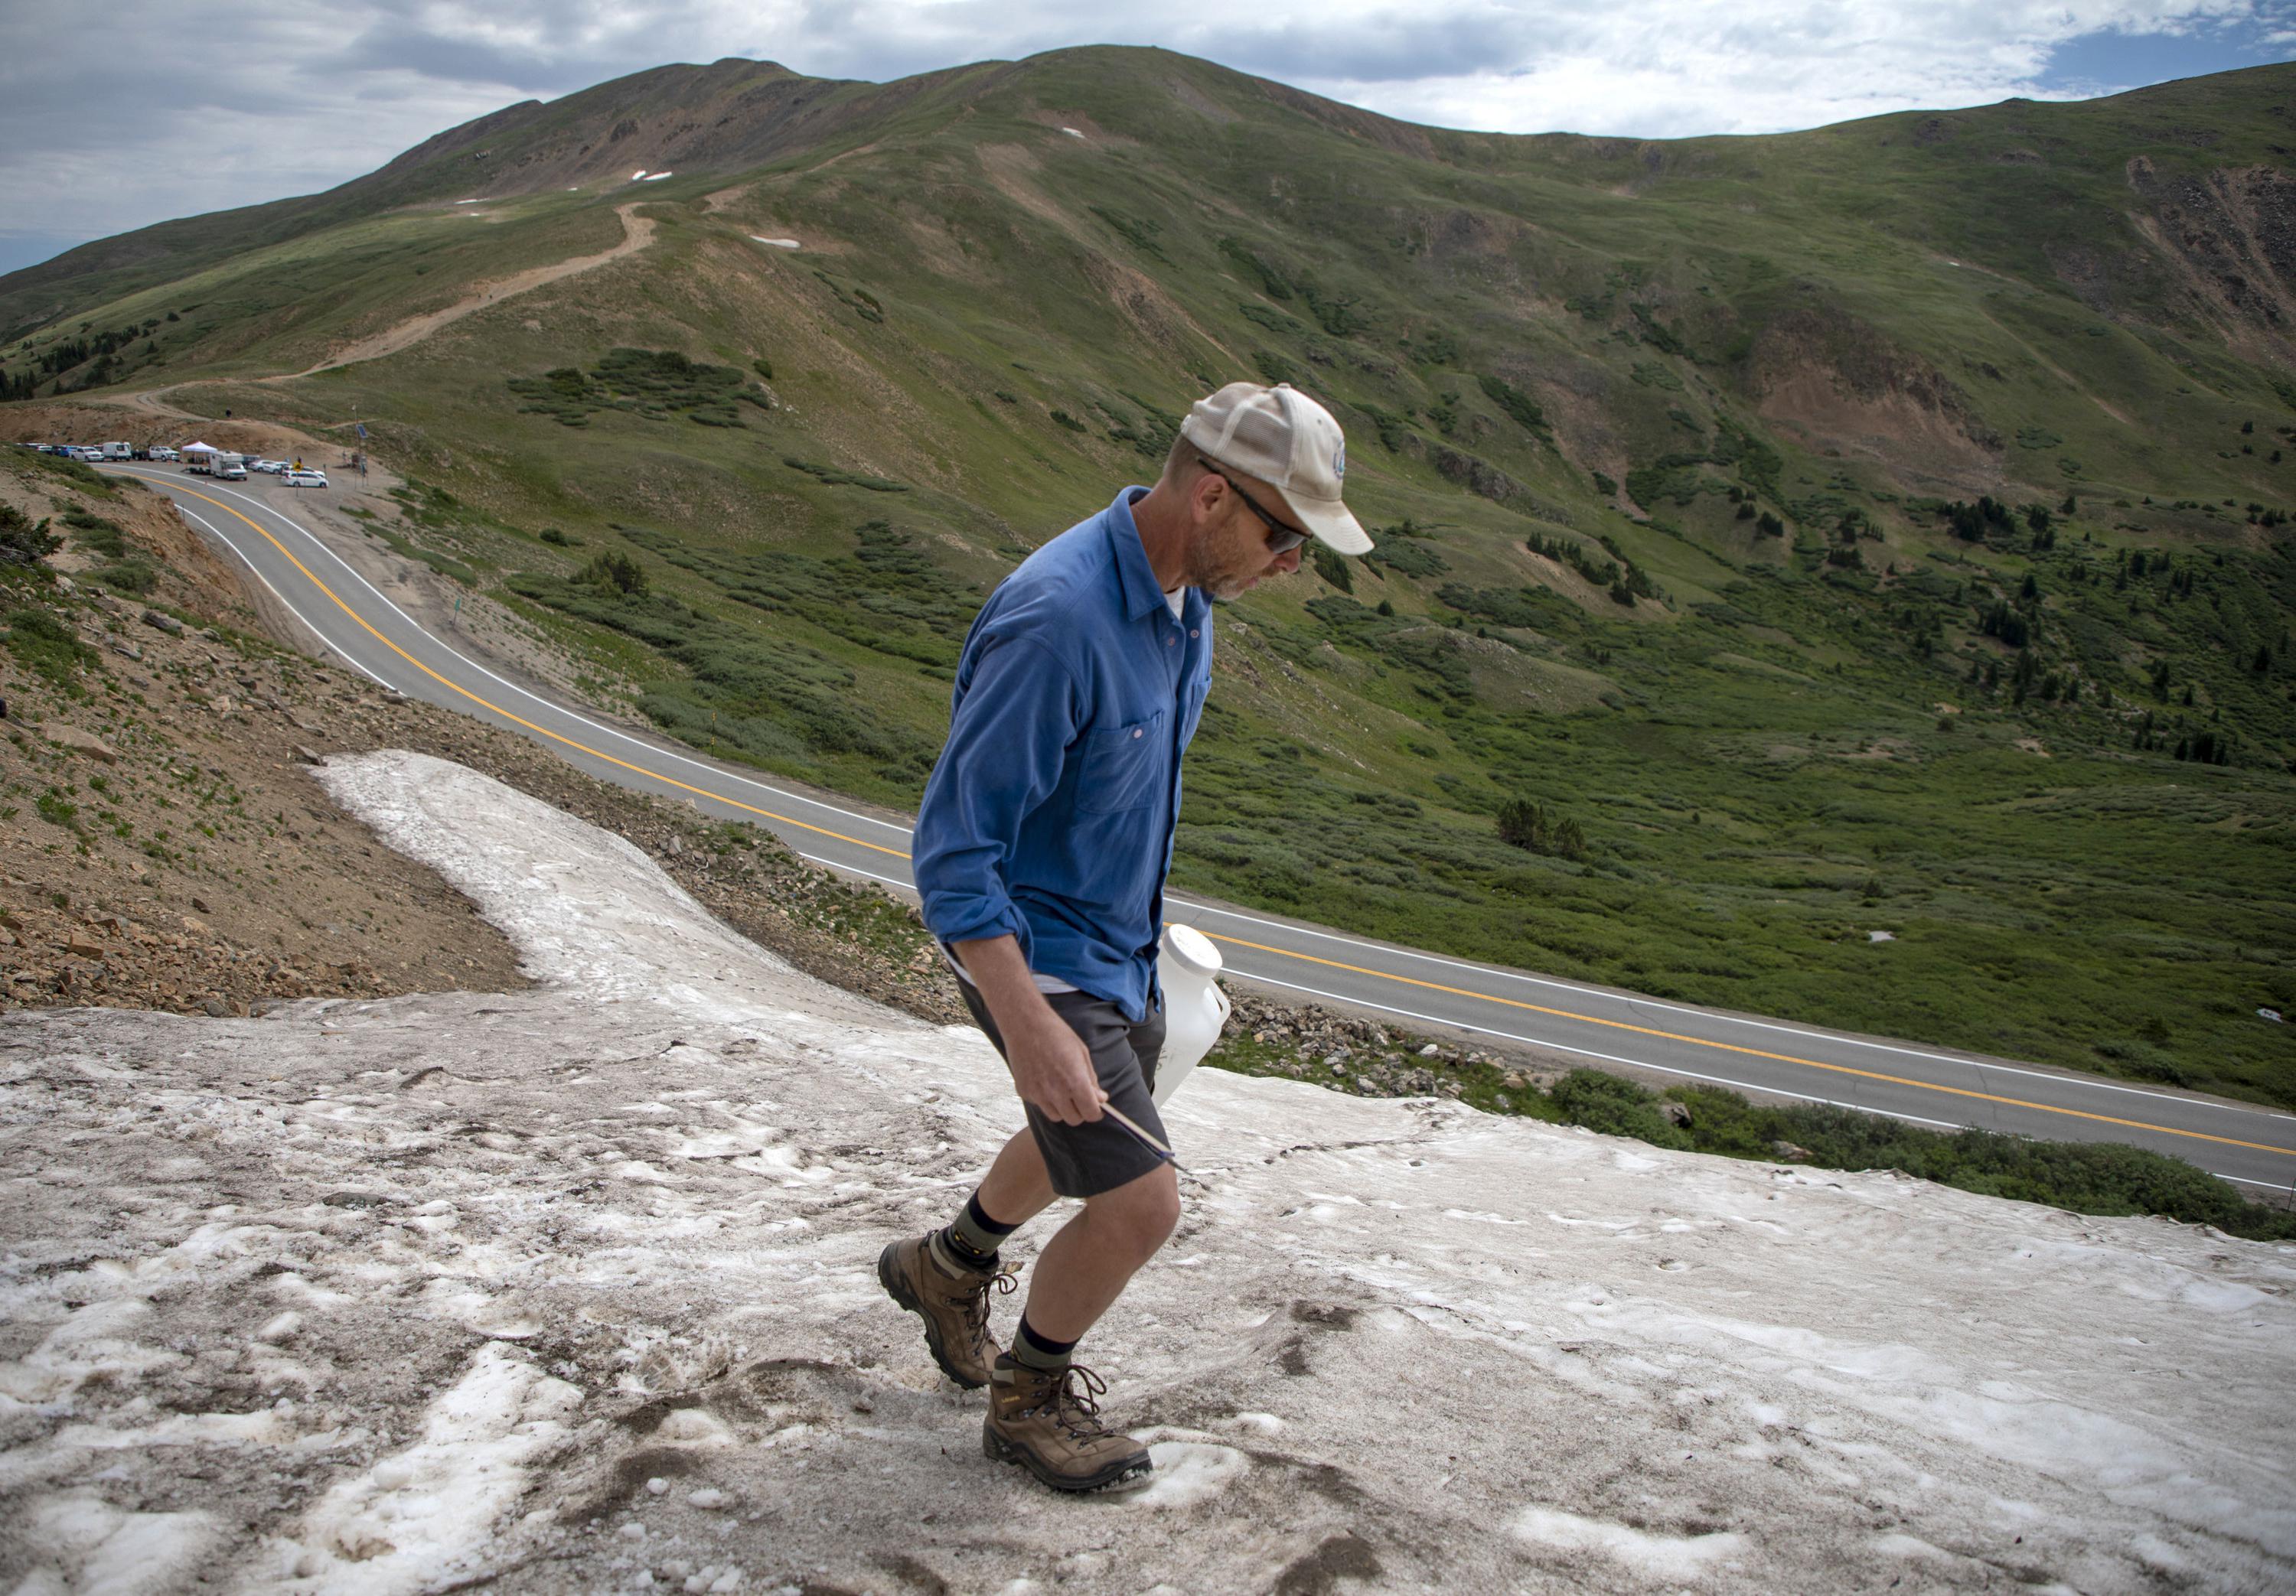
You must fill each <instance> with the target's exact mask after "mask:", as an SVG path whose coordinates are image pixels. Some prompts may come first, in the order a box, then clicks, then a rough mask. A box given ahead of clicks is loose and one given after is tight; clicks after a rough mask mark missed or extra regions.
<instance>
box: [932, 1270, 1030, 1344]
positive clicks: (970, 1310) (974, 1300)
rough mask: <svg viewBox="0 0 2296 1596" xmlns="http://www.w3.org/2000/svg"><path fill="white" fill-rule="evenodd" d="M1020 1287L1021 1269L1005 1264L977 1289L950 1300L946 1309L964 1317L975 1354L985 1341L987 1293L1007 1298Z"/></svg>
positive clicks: (959, 1293) (973, 1288)
mask: <svg viewBox="0 0 2296 1596" xmlns="http://www.w3.org/2000/svg"><path fill="white" fill-rule="evenodd" d="M1020 1284H1021V1265H1018V1264H1007V1265H1005V1267H1003V1268H1002V1269H999V1270H998V1271H997V1272H996V1273H994V1274H988V1275H983V1276H982V1277H981V1279H980V1284H979V1285H977V1286H974V1287H972V1289H969V1290H966V1291H963V1292H958V1293H956V1294H955V1295H952V1296H951V1297H949V1299H948V1300H949V1305H951V1306H952V1307H954V1308H955V1309H956V1311H957V1312H958V1313H960V1314H963V1315H964V1333H965V1334H966V1335H967V1336H968V1337H970V1338H972V1346H973V1349H974V1350H975V1351H979V1350H980V1348H981V1347H982V1346H984V1345H985V1344H986V1343H987V1342H988V1294H989V1292H990V1291H991V1290H995V1291H996V1292H998V1293H999V1294H1001V1295H1003V1296H1006V1297H1010V1296H1011V1295H1012V1294H1013V1292H1014V1291H1015V1290H1017V1289H1019V1288H1020Z"/></svg>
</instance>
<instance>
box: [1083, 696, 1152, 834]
mask: <svg viewBox="0 0 2296 1596" xmlns="http://www.w3.org/2000/svg"><path fill="white" fill-rule="evenodd" d="M1164 741H1165V739H1164V711H1162V710H1161V709H1159V710H1158V711H1157V712H1156V713H1155V714H1153V715H1152V716H1149V717H1148V718H1147V719H1145V720H1138V721H1133V722H1131V723H1130V724H1126V725H1121V726H1104V727H1100V728H1097V729H1095V730H1094V731H1091V732H1087V733H1085V736H1084V741H1083V742H1082V743H1081V744H1079V745H1078V770H1077V789H1076V806H1077V810H1078V813H1079V814H1121V813H1123V812H1124V811H1125V810H1128V809H1144V808H1146V807H1147V806H1149V805H1150V804H1152V803H1154V802H1155V801H1156V798H1157V795H1158V793H1159V792H1160V790H1161V788H1162V782H1161V778H1162V776H1163V774H1164Z"/></svg>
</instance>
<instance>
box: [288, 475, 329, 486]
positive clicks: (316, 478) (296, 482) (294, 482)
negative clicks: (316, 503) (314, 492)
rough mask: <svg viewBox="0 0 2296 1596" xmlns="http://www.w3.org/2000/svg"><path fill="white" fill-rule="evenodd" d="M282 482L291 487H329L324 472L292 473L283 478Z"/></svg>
mask: <svg viewBox="0 0 2296 1596" xmlns="http://www.w3.org/2000/svg"><path fill="white" fill-rule="evenodd" d="M280 480H281V481H283V482H284V483H285V484H287V486H288V487H325V486H326V485H327V473H326V472H324V471H289V472H288V473H287V474H286V475H285V476H283V477H282V478H281V479H280Z"/></svg>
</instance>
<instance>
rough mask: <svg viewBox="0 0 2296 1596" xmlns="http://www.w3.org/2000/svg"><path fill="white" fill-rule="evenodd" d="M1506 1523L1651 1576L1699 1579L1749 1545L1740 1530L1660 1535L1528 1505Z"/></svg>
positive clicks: (1522, 1533) (1516, 1531)
mask: <svg viewBox="0 0 2296 1596" xmlns="http://www.w3.org/2000/svg"><path fill="white" fill-rule="evenodd" d="M1507 1529H1508V1531H1509V1532H1510V1533H1512V1534H1513V1535H1514V1536H1515V1537H1516V1538H1517V1539H1518V1540H1522V1541H1527V1542H1529V1543H1531V1544H1532V1545H1535V1546H1542V1547H1546V1548H1548V1549H1550V1550H1553V1551H1593V1552H1599V1553H1601V1554H1602V1555H1603V1557H1606V1558H1608V1559H1610V1560H1611V1561H1612V1562H1614V1563H1618V1564H1620V1565H1622V1566H1623V1567H1627V1568H1629V1569H1631V1570H1633V1571H1634V1572H1636V1573H1637V1574H1642V1575H1645V1576H1648V1577H1650V1578H1652V1579H1695V1578H1697V1577H1698V1576H1700V1575H1702V1574H1703V1573H1705V1572H1706V1571H1707V1570H1708V1569H1710V1568H1711V1567H1714V1565H1716V1564H1717V1563H1720V1562H1724V1561H1726V1560H1727V1559H1731V1558H1734V1557H1736V1556H1737V1555H1738V1554H1739V1553H1740V1552H1742V1551H1744V1550H1745V1546H1746V1537H1745V1536H1743V1535H1724V1534H1711V1535H1653V1534H1652V1533H1651V1532H1650V1531H1648V1530H1643V1529H1633V1528H1629V1527H1628V1526H1626V1525H1623V1524H1611V1523H1608V1522H1606V1521H1604V1520H1603V1519H1600V1518H1580V1517H1579V1515H1578V1514H1576V1513H1564V1512H1558V1511H1556V1510H1554V1509H1553V1508H1526V1509H1524V1510H1522V1511H1521V1512H1520V1513H1518V1514H1516V1515H1515V1517H1514V1520H1513V1522H1512V1523H1510V1524H1509V1525H1508V1526H1507Z"/></svg>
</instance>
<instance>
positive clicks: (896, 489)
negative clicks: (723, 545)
mask: <svg viewBox="0 0 2296 1596" xmlns="http://www.w3.org/2000/svg"><path fill="white" fill-rule="evenodd" d="M1060 415H1061V412H1059V411H1057V410H1055V411H1054V412H1053V417H1054V420H1055V421H1057V420H1059V419H1060ZM1077 430H1078V431H1079V432H1081V431H1083V430H1084V428H1083V427H1082V426H1081V425H1078V427H1077ZM782 463H783V465H785V466H787V467H789V468H790V470H791V471H803V472H804V473H805V474H806V475H807V476H808V477H814V478H817V479H820V480H821V481H823V482H825V483H827V484H828V485H829V486H830V487H865V488H867V489H868V490H869V491H870V492H871V493H906V492H908V491H909V485H908V484H907V483H906V482H896V481H894V480H893V479H891V478H890V477H871V476H865V475H864V474H863V473H861V472H859V471H840V470H839V469H838V468H837V467H836V466H833V465H816V464H815V463H814V462H812V461H810V460H799V458H798V457H797V456H796V455H794V454H791V455H786V456H784V457H783V460H782Z"/></svg>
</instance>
